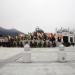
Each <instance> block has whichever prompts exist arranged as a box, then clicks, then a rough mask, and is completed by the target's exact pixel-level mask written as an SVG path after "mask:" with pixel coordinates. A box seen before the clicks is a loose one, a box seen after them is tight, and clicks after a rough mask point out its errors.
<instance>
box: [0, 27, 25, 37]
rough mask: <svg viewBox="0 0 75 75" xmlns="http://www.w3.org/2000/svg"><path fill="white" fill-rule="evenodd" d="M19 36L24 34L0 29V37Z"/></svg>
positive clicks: (15, 30)
mask: <svg viewBox="0 0 75 75" xmlns="http://www.w3.org/2000/svg"><path fill="white" fill-rule="evenodd" d="M19 34H24V33H23V32H21V31H19V30H17V29H5V28H2V27H0V35H3V36H6V35H10V36H16V35H19Z"/></svg>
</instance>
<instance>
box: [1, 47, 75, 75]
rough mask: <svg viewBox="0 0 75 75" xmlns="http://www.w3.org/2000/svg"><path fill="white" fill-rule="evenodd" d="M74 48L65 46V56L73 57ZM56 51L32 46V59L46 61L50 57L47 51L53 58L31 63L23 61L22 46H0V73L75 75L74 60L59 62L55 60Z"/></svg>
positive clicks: (8, 74)
mask: <svg viewBox="0 0 75 75" xmlns="http://www.w3.org/2000/svg"><path fill="white" fill-rule="evenodd" d="M74 50H75V47H74V48H73V47H69V48H65V51H66V53H68V54H67V55H68V57H67V58H69V59H70V56H73V59H74V57H75V55H74V54H73V53H74V52H75V51H74ZM58 51H59V50H58V48H38V49H35V48H34V49H32V51H31V52H32V60H33V61H35V60H36V61H37V60H38V61H39V60H41V59H42V60H43V61H45V59H46V60H47V61H48V58H49V57H50V56H49V53H51V54H52V53H53V54H52V55H51V56H52V57H53V60H52V59H51V58H50V60H52V62H51V61H48V62H38V61H37V62H32V63H23V62H22V61H23V59H22V57H23V56H24V51H23V48H0V75H75V62H74V61H73V62H72V61H71V62H70V61H69V62H65V63H60V62H57V61H56V60H55V59H57V56H58V55H57V54H56V53H58ZM42 52H43V53H42ZM54 52H55V53H54ZM70 52H71V55H70ZM39 53H40V54H39ZM38 54H39V55H38ZM72 54H73V55H72ZM40 56H41V58H40ZM55 56H56V57H55ZM54 57H55V58H54ZM71 58H72V57H71ZM55 61H56V62H55Z"/></svg>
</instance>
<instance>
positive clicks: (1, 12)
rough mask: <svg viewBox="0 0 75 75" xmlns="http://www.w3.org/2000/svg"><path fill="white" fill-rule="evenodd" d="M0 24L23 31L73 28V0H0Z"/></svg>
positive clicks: (74, 19) (74, 9) (74, 6)
mask: <svg viewBox="0 0 75 75" xmlns="http://www.w3.org/2000/svg"><path fill="white" fill-rule="evenodd" d="M0 26H2V27H5V28H16V29H18V30H21V31H23V32H32V31H34V29H35V27H36V26H39V27H40V28H42V29H43V30H44V31H45V32H54V31H55V28H56V27H57V28H60V27H61V26H62V27H66V28H68V27H70V28H75V0H0Z"/></svg>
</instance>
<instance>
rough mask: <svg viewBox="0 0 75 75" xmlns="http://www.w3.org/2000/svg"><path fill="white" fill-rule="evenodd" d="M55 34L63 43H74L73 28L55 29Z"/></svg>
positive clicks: (74, 34)
mask: <svg viewBox="0 0 75 75" xmlns="http://www.w3.org/2000/svg"><path fill="white" fill-rule="evenodd" d="M56 36H57V40H58V41H59V42H63V43H75V33H74V31H73V30H69V28H68V29H63V28H61V29H56Z"/></svg>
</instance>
